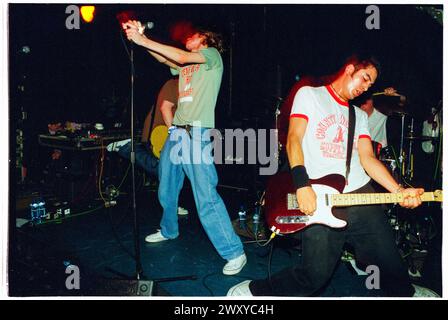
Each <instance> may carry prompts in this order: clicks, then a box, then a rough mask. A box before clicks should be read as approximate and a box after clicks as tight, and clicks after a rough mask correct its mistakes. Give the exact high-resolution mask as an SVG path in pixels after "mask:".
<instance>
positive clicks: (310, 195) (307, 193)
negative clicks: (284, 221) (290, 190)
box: [296, 187, 317, 216]
mask: <svg viewBox="0 0 448 320" xmlns="http://www.w3.org/2000/svg"><path fill="white" fill-rule="evenodd" d="M296 196H297V203H298V204H299V210H300V211H302V213H304V214H306V215H310V216H312V215H313V214H314V211H316V206H317V204H316V203H317V202H316V199H317V197H316V193H315V192H314V190H313V188H311V187H302V188H299V189H297V191H296Z"/></svg>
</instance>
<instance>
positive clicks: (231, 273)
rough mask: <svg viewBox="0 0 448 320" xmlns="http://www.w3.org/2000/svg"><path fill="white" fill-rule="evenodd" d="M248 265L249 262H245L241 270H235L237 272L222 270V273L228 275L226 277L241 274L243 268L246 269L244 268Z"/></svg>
mask: <svg viewBox="0 0 448 320" xmlns="http://www.w3.org/2000/svg"><path fill="white" fill-rule="evenodd" d="M246 263H247V260H246V261H244V263H243V265H242V266H241V267H240V268H238V269H235V270H222V273H223V274H224V275H226V276H233V275H235V274H238V273H240V272H241V270H243V268H244V266H245V265H246Z"/></svg>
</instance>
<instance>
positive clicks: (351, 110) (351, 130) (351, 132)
mask: <svg viewBox="0 0 448 320" xmlns="http://www.w3.org/2000/svg"><path fill="white" fill-rule="evenodd" d="M355 126H356V115H355V107H354V106H353V105H352V104H351V103H350V104H349V105H348V136H347V160H346V162H345V184H348V176H349V174H350V162H351V161H352V151H353V139H354V136H355Z"/></svg>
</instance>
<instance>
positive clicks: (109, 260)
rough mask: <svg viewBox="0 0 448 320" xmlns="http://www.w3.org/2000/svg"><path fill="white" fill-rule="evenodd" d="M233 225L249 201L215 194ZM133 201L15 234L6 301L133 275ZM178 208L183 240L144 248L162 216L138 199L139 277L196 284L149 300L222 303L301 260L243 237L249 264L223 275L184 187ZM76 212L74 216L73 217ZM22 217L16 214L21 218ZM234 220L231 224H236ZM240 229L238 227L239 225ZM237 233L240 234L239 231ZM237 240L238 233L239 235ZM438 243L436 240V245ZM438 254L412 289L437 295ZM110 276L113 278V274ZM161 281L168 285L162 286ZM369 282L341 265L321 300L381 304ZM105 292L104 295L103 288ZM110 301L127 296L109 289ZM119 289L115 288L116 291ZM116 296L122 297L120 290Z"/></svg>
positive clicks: (296, 246)
mask: <svg viewBox="0 0 448 320" xmlns="http://www.w3.org/2000/svg"><path fill="white" fill-rule="evenodd" d="M219 192H220V194H221V196H222V197H223V199H224V201H225V203H226V206H227V207H228V210H229V214H230V216H231V218H232V220H235V219H237V217H238V214H237V211H238V208H239V206H240V205H241V204H242V203H243V202H245V201H247V195H246V194H245V192H244V191H236V190H231V189H225V188H224V189H220V190H219ZM129 203H130V197H129V196H128V195H121V196H120V197H119V198H118V199H117V205H116V206H114V207H111V208H108V209H105V208H102V209H99V210H95V211H92V212H89V211H91V210H93V209H94V208H95V206H98V205H101V202H100V201H97V202H95V203H91V204H90V205H91V206H90V207H86V208H84V210H83V211H85V213H84V214H79V215H75V213H76V212H73V213H72V217H71V218H69V219H65V220H63V221H62V222H61V223H46V224H41V225H36V226H29V225H25V226H22V227H20V228H16V229H15V231H16V232H15V233H13V235H14V238H13V241H12V242H11V244H10V249H11V250H10V260H9V261H10V295H12V296H82V295H99V294H98V293H99V292H101V293H102V294H100V295H103V294H104V293H105V291H104V283H105V282H107V281H109V282H113V281H114V280H109V279H120V278H121V277H120V276H119V275H123V276H129V277H131V278H133V277H134V275H135V270H136V269H135V268H136V266H135V261H134V259H133V257H132V256H133V255H134V241H133V215H132V211H131V210H130V209H129V207H130V205H129ZM180 204H181V206H183V207H185V208H187V209H188V210H189V214H188V215H186V216H179V227H180V236H179V237H178V238H177V239H175V240H170V241H164V242H161V243H156V244H149V243H146V242H145V241H144V237H145V236H146V235H148V234H150V233H152V232H154V231H155V230H156V229H157V228H158V227H159V226H158V224H159V221H160V218H161V213H162V209H161V207H160V205H159V204H158V200H157V193H156V192H155V190H151V188H148V187H145V188H142V189H141V190H139V192H138V194H137V213H138V216H139V231H140V242H139V243H140V246H141V262H142V267H143V275H144V277H145V278H147V279H149V280H157V279H164V278H171V277H189V276H191V277H193V279H191V278H190V279H187V280H185V279H184V280H177V281H163V282H157V281H156V285H155V290H154V291H153V295H154V296H166V297H168V296H173V297H174V296H175V297H223V296H225V295H226V293H227V291H228V289H229V288H230V287H232V286H233V285H235V284H237V283H239V282H241V281H244V280H246V279H260V278H266V277H267V276H268V273H269V270H270V272H271V273H275V272H276V271H279V270H281V269H282V268H285V267H287V266H290V265H292V264H294V263H296V262H298V261H300V259H301V257H300V240H299V239H298V238H297V237H296V238H292V237H276V238H275V239H274V241H273V242H272V244H273V246H271V245H267V246H264V247H263V246H260V244H257V243H255V242H254V241H253V240H254V239H251V238H247V237H242V238H241V239H242V241H243V242H244V247H245V251H246V254H247V257H248V263H247V265H246V266H245V267H244V269H243V270H242V271H241V272H240V273H239V274H238V275H236V276H225V275H223V274H222V268H223V266H224V264H225V261H224V260H223V259H222V258H220V257H219V255H218V254H217V252H216V251H215V250H214V248H213V246H212V245H211V243H210V241H209V240H208V238H207V236H206V234H205V232H204V231H203V229H202V227H201V225H200V222H199V220H198V216H197V213H196V209H195V205H194V202H193V197H192V195H191V191H190V190H189V188H188V187H187V188H185V189H184V190H183V191H182V193H181V197H180ZM78 212H79V210H78ZM20 214H22V215H23V212H22V213H17V215H18V216H19V215H20ZM235 221H236V220H235ZM236 227H237V226H236ZM237 229H238V228H237ZM238 233H239V234H242V233H241V230H238ZM436 239H437V238H436ZM439 250H440V247H439V244H438V241H434V244H433V249H432V251H431V250H429V251H428V252H429V254H428V255H427V256H426V258H425V265H424V267H423V274H422V277H421V278H417V279H416V281H415V283H418V284H423V285H425V286H427V287H430V288H432V289H433V290H435V291H437V292H438V293H439V294H441V280H440V279H441V275H440V273H441V267H440V251H439ZM70 264H71V265H75V266H77V267H78V268H79V271H80V276H81V278H80V288H79V289H72V290H68V289H67V288H66V286H65V282H66V279H67V277H68V276H69V274H66V272H65V271H66V267H67V266H68V265H70ZM111 271H112V272H111ZM165 280H166V279H165ZM365 280H366V275H357V273H356V272H355V271H354V269H353V268H351V266H350V264H349V263H348V262H344V261H342V260H341V262H340V263H339V265H338V266H337V268H336V270H335V273H334V276H333V278H332V279H331V281H330V282H329V283H328V285H327V286H326V287H325V288H324V289H323V290H322V291H321V292H319V293H318V296H320V297H379V296H383V292H382V291H381V290H368V289H367V288H366V286H365ZM100 287H102V288H100ZM110 288H111V289H110V290H109V292H106V294H107V295H118V296H120V295H129V294H127V293H126V292H125V291H122V290H121V289H116V290H115V291H114V289H113V288H114V286H110ZM116 288H118V287H116ZM120 290H121V291H120Z"/></svg>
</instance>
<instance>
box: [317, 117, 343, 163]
mask: <svg viewBox="0 0 448 320" xmlns="http://www.w3.org/2000/svg"><path fill="white" fill-rule="evenodd" d="M347 129H348V121H347V119H346V118H345V117H344V115H342V114H341V115H339V116H336V115H335V114H332V115H329V116H328V117H326V118H324V119H322V121H320V122H319V123H318V124H317V127H316V132H315V136H316V138H317V139H318V140H320V150H321V152H322V157H324V158H333V159H345V157H346V152H345V140H346V139H345V137H346V136H347Z"/></svg>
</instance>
